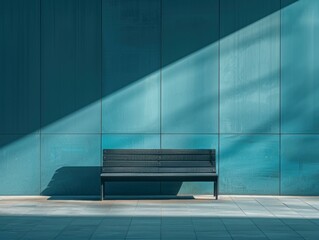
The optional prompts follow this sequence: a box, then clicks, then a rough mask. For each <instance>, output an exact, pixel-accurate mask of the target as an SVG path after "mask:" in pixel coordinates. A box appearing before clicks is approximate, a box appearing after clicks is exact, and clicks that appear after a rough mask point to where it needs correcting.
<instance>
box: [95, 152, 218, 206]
mask: <svg viewBox="0 0 319 240" xmlns="http://www.w3.org/2000/svg"><path fill="white" fill-rule="evenodd" d="M117 181H182V182H184V181H189V182H190V181H203V182H204V181H209V182H214V196H215V198H216V199H218V174H217V173H216V153H215V149H196V150H184V149H183V150H181V149H118V150H117V149H116V150H115V149H104V150H103V166H102V171H101V200H103V199H104V190H105V184H106V182H117Z"/></svg>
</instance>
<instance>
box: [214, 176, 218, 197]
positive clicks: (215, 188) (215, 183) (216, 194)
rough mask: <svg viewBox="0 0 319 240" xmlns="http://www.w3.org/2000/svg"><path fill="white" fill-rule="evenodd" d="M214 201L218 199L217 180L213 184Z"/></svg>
mask: <svg viewBox="0 0 319 240" xmlns="http://www.w3.org/2000/svg"><path fill="white" fill-rule="evenodd" d="M214 191H215V199H216V200H217V199H218V180H216V181H215V182H214Z"/></svg>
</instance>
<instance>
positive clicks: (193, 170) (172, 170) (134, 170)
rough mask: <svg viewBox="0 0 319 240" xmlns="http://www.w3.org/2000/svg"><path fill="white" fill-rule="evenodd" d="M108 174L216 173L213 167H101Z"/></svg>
mask: <svg viewBox="0 0 319 240" xmlns="http://www.w3.org/2000/svg"><path fill="white" fill-rule="evenodd" d="M102 171H103V172H106V173H107V172H108V173H112V172H114V173H143V172H144V173H158V172H162V173H210V172H212V173H213V172H216V169H215V168H213V167H103V168H102Z"/></svg>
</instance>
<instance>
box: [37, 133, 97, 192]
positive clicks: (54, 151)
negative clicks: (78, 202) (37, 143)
mask: <svg viewBox="0 0 319 240" xmlns="http://www.w3.org/2000/svg"><path fill="white" fill-rule="evenodd" d="M100 146H101V136H100V135H99V134H45V135H42V137H41V147H42V148H41V194H42V195H98V194H99V191H100V187H99V185H100V178H99V176H100V168H99V166H100V161H101V150H100Z"/></svg>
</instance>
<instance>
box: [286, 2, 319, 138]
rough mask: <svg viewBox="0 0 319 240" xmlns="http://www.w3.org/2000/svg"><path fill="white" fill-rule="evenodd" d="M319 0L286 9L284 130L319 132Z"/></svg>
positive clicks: (295, 4)
mask: <svg viewBox="0 0 319 240" xmlns="http://www.w3.org/2000/svg"><path fill="white" fill-rule="evenodd" d="M318 12H319V1H317V0H299V1H297V2H295V3H294V4H292V5H291V6H288V7H286V8H285V9H283V11H282V38H281V45H282V51H281V54H282V61H281V65H282V89H281V91H282V131H283V133H319V104H318V102H319V81H318V78H319V55H318V52H319V45H318V42H319V18H318Z"/></svg>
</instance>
